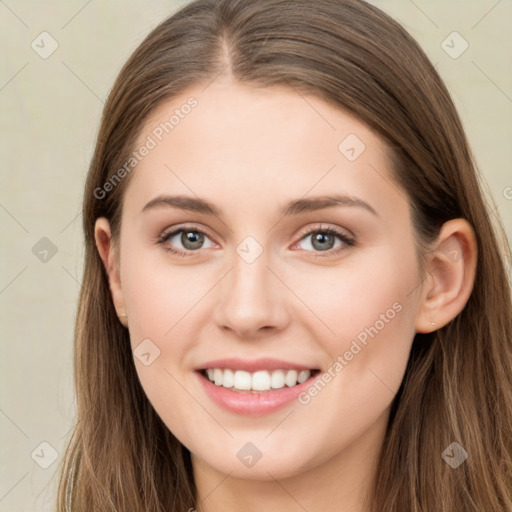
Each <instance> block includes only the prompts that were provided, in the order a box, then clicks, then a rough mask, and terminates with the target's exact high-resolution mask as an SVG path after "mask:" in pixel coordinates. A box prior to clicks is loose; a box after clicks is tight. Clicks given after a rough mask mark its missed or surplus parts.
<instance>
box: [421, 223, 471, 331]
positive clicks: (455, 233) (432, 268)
mask: <svg viewBox="0 0 512 512" xmlns="http://www.w3.org/2000/svg"><path fill="white" fill-rule="evenodd" d="M476 262H477V245H476V238H475V234H474V230H473V228H472V227H471V225H470V224H469V222H467V221H466V220H465V219H453V220H451V221H448V222H446V223H445V224H444V225H443V227H442V228H441V231H440V233H439V236H438V239H437V241H436V244H435V249H434V251H432V252H431V253H429V256H428V263H427V264H428V268H429V275H428V276H427V278H426V279H425V280H424V282H423V286H422V291H421V298H420V300H421V303H420V304H419V309H418V314H417V317H416V332H420V333H428V332H432V331H435V330H437V329H439V328H440V327H443V326H444V325H446V324H447V323H449V322H450V321H451V320H453V319H454V318H455V317H456V316H457V315H458V314H459V313H460V312H461V311H462V310H463V309H464V307H465V305H466V303H467V301H468V300H469V297H470V295H471V291H472V289H473V284H474V279H475V272H476Z"/></svg>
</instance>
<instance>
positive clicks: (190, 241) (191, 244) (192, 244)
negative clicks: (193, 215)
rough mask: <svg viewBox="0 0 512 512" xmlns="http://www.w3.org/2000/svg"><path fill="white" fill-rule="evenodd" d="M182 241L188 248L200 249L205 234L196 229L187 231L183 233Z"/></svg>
mask: <svg viewBox="0 0 512 512" xmlns="http://www.w3.org/2000/svg"><path fill="white" fill-rule="evenodd" d="M181 243H182V244H183V246H184V247H186V248H188V249H198V248H200V247H201V245H202V243H203V235H202V234H201V233H197V232H195V231H185V232H183V234H182V235H181Z"/></svg>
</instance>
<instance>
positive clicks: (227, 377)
mask: <svg viewBox="0 0 512 512" xmlns="http://www.w3.org/2000/svg"><path fill="white" fill-rule="evenodd" d="M234 382H235V375H234V373H233V372H232V371H231V370H224V378H223V380H222V385H223V386H224V387H225V388H232V387H233V383H234Z"/></svg>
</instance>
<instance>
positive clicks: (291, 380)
mask: <svg viewBox="0 0 512 512" xmlns="http://www.w3.org/2000/svg"><path fill="white" fill-rule="evenodd" d="M284 381H285V382H286V385H287V386H288V387H290V388H291V387H292V386H295V384H297V370H288V373H287V374H286V377H285V378H284Z"/></svg>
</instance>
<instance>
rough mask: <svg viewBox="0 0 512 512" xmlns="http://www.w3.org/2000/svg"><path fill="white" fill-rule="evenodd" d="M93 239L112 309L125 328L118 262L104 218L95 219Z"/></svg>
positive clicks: (108, 224) (124, 312)
mask: <svg viewBox="0 0 512 512" xmlns="http://www.w3.org/2000/svg"><path fill="white" fill-rule="evenodd" d="M94 238H95V241H96V247H97V249H98V252H99V255H100V258H101V260H102V261H103V266H104V267H105V270H106V273H107V276H108V282H109V288H110V294H111V296H112V301H113V303H114V307H115V308H116V311H117V316H118V317H119V321H120V322H121V323H122V324H123V325H124V326H125V327H127V326H128V324H127V316H126V311H125V304H124V296H123V291H122V286H121V278H120V274H119V261H118V255H117V253H116V249H115V245H114V243H113V240H112V233H111V230H110V223H109V221H108V220H107V219H106V218H105V217H100V218H98V219H96V223H95V226H94Z"/></svg>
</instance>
